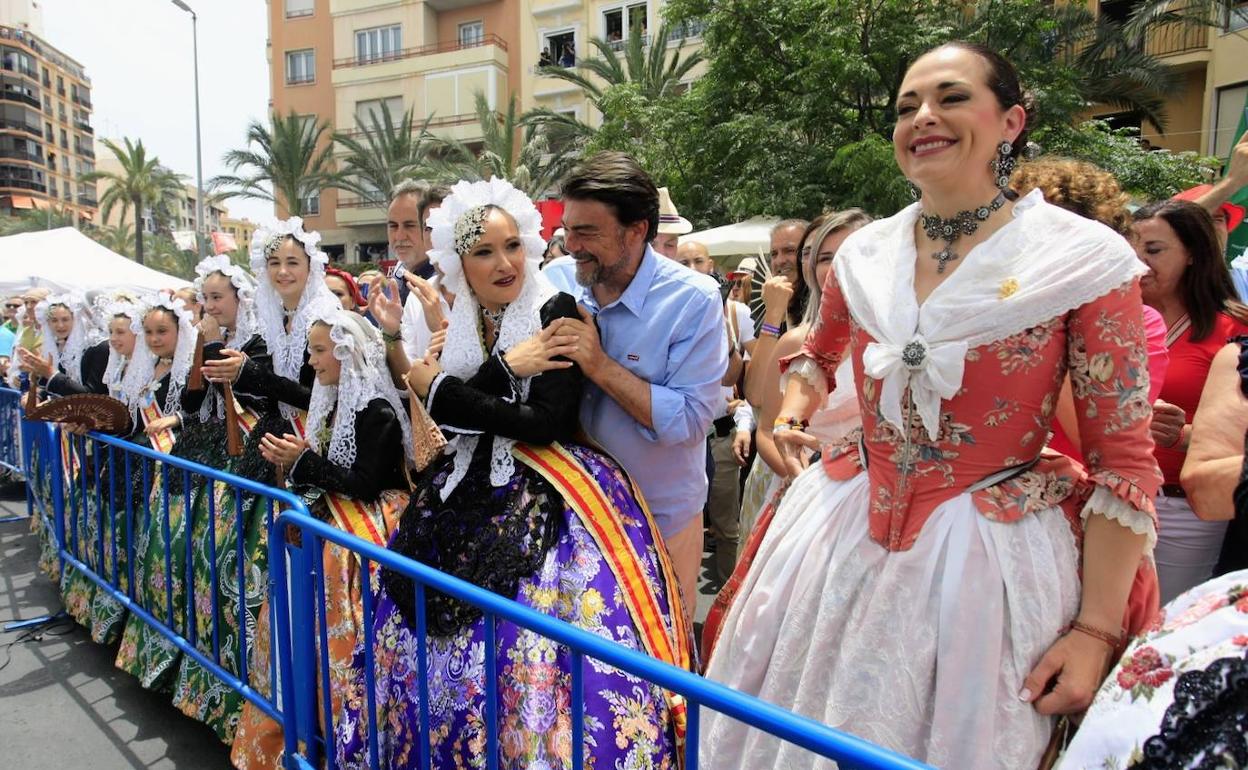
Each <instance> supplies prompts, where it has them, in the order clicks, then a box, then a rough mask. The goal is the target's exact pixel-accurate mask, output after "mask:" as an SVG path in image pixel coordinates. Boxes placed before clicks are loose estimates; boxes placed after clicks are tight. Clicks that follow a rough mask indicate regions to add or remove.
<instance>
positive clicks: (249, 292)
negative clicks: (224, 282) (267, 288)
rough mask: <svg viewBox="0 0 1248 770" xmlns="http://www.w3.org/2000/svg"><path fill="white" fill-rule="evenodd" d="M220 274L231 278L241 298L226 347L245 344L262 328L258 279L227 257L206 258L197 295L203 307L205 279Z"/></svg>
mask: <svg viewBox="0 0 1248 770" xmlns="http://www.w3.org/2000/svg"><path fill="white" fill-rule="evenodd" d="M217 273H220V274H221V275H223V276H225V277H226V278H227V279H229V281H230V285H231V286H233V287H234V292H235V293H236V294H237V295H238V315H237V316H236V317H235V319H234V328H233V329H232V330H231V333H230V334H229V335H228V337H227V338H226V340H225V343H226V346H227V347H235V346H239V345H243V344H244V343H246V342H247V341H248V340H250V339H251V338H252V337H253V336H254V335H255V334H256V329H257V326H258V323H257V320H256V280H255V279H254V278H252V277H251V273H249V272H247V270H246V269H245V268H243V267H242V266H240V265H236V264H234V263H233V262H232V261H230V258H229V257H227V256H226V255H224V254H218V255H217V256H215V257H206V258H204V259H202V260H200V262H199V264H198V265H196V266H195V296H196V298H197V299H198V300H199V301H200V303H201V304H202V303H203V301H204V280H205V279H207V278H208V276H211V275H215V274H217Z"/></svg>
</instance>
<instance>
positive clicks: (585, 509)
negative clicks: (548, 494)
mask: <svg viewBox="0 0 1248 770" xmlns="http://www.w3.org/2000/svg"><path fill="white" fill-rule="evenodd" d="M512 453H513V454H514V455H515V456H516V458H517V459H519V460H520V462H522V463H524V464H525V465H527V466H528V467H530V468H532V469H533V470H534V471H536V472H537V473H538V474H540V475H541V476H542V478H544V479H546V480H547V481H548V482H550V483H551V484H552V485H553V486H554V487H555V489H557V490H558V491H559V493H560V494H562V495H563V497H564V499H565V500H566V501H567V503H568V504H569V505H570V506H571V507H572V510H573V511H575V512H576V514H577V515H578V516H579V517H580V519H581V523H582V524H583V525H584V526H585V528H586V529H587V530H589V532H590V534H591V535H592V536H593V538H594V542H595V543H597V544H598V548H599V549H600V550H601V551H602V555H603V557H604V558H606V560H607V564H608V565H609V566H610V567H611V572H612V574H613V575H615V578H616V580H617V581H618V582H619V584H620V588H621V589H622V593H623V595H624V604H625V606H626V607H627V608H628V614H629V616H630V617H632V619H633V623H634V624H635V625H636V626H637V630H638V632H639V634H640V637H641V642H642V645H643V646H644V647H645V650H646V652H647V653H648V654H649V655H650V656H651V657H654V658H658V659H659V660H661V661H663V662H664V663H670V664H672V665H674V666H677V667H679V668H682V669H684V670H685V671H691V670H692V665H693V656H692V654H691V652H690V649H689V639H690V638H691V637H690V636H689V633H688V625H687V623H688V621H687V618H686V617H685V609H684V604H683V602H682V600H681V596H680V587H679V584H678V583H677V582H676V571H675V569H674V568H673V567H672V564H671V557H670V556H669V555H668V553H667V548H666V546H664V544H663V539H662V538H661V537H660V535H659V532H658V529H657V527H656V526H655V524H654V517H652V516H651V515H650V511H649V509H648V508H646V504H645V500H644V498H642V496H641V492H640V490H638V489H637V488H636V485H634V486H633V491H634V494H635V495H636V497H637V502H638V503H639V504H640V505H641V509H642V512H643V513H645V516H646V521H647V522H648V523H649V525H650V531H651V534H652V535H653V536H654V544H655V550H656V552H657V553H658V556H659V563H660V565H661V567H662V570H663V577H664V582H665V583H666V585H667V606H668V607H669V608H670V610H671V617H672V629H671V636H669V635H668V634H669V632H668V629H667V625H666V624H665V623H664V622H663V612H662V610H661V609H660V607H659V602H658V597H657V596H656V595H655V593H654V591H653V590H652V589H651V585H650V583H649V582H647V580H646V575H645V573H644V571H643V570H642V566H641V559H640V557H639V556H638V554H637V551H636V549H635V548H634V547H633V543H632V541H631V540H629V539H628V535H627V533H626V532H625V531H624V525H623V522H622V521H621V520H620V517H619V515H617V513H616V510H615V508H614V506H612V505H611V501H610V499H609V498H608V497H607V495H606V493H605V492H603V490H602V487H601V486H599V484H598V481H597V480H596V479H595V478H594V477H593V476H592V475H591V474H590V473H589V472H588V471H587V470H585V468H584V466H582V465H581V464H580V462H578V461H577V459H576V457H575V456H573V455H572V453H571V452H569V451H568V450H567V449H566V448H564V447H563V446H562V445H560V444H558V443H555V444H551V445H549V446H534V445H531V444H521V443H517V444H516V445H515V446H514V447H513V449H512ZM665 695H666V697H667V703H668V708H669V710H670V711H671V713H672V723H673V725H674V727H675V732H676V750H677V751H676V756H677V758H678V763H679V765H680V766H682V767H683V765H684V756H685V752H684V744H685V729H686V705H685V699H684V697H683V696H681V695H680V694H679V693H674V692H665Z"/></svg>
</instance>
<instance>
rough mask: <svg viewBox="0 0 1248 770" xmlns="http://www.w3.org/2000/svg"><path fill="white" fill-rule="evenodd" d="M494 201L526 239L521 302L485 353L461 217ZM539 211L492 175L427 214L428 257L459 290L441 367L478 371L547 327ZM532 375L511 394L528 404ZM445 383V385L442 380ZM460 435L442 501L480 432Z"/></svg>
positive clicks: (451, 441) (462, 187) (505, 475)
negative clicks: (459, 234)
mask: <svg viewBox="0 0 1248 770" xmlns="http://www.w3.org/2000/svg"><path fill="white" fill-rule="evenodd" d="M485 205H493V206H497V207H499V208H501V209H503V210H505V211H506V212H507V213H508V214H510V215H511V217H512V218H513V219H514V220H515V221H516V226H517V228H518V230H519V233H520V240H521V242H522V243H523V244H524V249H525V260H524V285H523V286H522V287H521V289H520V294H519V295H518V296H517V297H516V299H515V301H514V302H512V303H511V304H510V305H508V306H507V307H506V309H505V310H504V311H503V320H502V323H501V324H500V328H499V329H498V330H497V333H496V335H495V342H494V349H493V351H490V352H489V353H488V354H487V351H486V350H485V344H484V342H483V341H482V339H481V330H480V329H481V327H480V324H481V306H480V305H479V304H478V302H477V298H476V295H475V294H474V293H473V292H472V290H471V288H470V287H469V285H468V281H467V279H466V278H465V277H464V270H463V264H462V259H461V256H460V254H459V253H457V252H456V251H455V226H456V224H457V223H458V222H459V220H460V218H461V217H463V216H464V215H465V214H467V213H468V212H470V211H472V210H473V209H476V208H478V207H480V206H485ZM541 225H542V218H541V214H540V213H539V212H538V211H537V208H536V207H535V206H534V205H533V202H532V201H530V200H529V198H528V197H527V196H526V195H525V194H524V193H522V192H520V191H519V190H517V189H516V188H515V187H513V186H512V185H511V184H510V183H509V182H507V181H506V180H502V179H492V180H490V181H489V182H459V183H457V184H455V186H453V187H452V188H451V194H450V195H449V196H448V197H447V198H446V200H444V201H443V202H442V205H441V207H439V208H438V209H437V210H435V211H433V212H432V213H431V214H430V215H429V226H430V227H431V228H432V230H433V232H432V233H431V240H432V243H433V249H432V250H430V252H429V258H430V260H431V261H432V262H433V264H434V265H436V266H437V267H438V269H439V270H441V271H442V274H443V280H444V281H445V285H446V287H447V289H449V290H450V291H451V292H452V293H454V294H455V297H456V299H455V304H454V306H453V307H452V308H451V314H450V316H449V321H450V325H449V326H448V327H447V330H446V344H445V346H444V347H443V348H442V356H441V361H440V363H441V366H442V371H444V372H446V373H447V374H450V375H454V376H455V377H459V378H460V379H468V378H469V377H472V375H474V374H476V372H477V370H478V369H480V368H481V365H482V364H484V363H485V360H486V357H487V355H489V354H492V353H494V352H498V353H503V352H506V351H507V350H510V349H511V348H513V347H514V346H516V345H518V344H519V343H521V342H523V341H524V340H526V339H528V338H529V337H532V336H533V335H535V334H537V333H539V332H540V331H541V330H542V321H541V308H542V305H543V304H544V303H545V302H546V300H548V299H550V298H551V297H553V296H554V295H555V294H556V291H557V290H556V289H555V287H554V285H553V284H552V283H550V281H549V280H548V279H547V278H546V277H545V276H544V275H542V274H541V272H540V270H539V269H538V266H539V265H540V264H541V258H542V252H543V250H544V249H545V248H546V242H545V241H543V240H542V237H541V234H540V233H541ZM531 380H532V378H524V379H521V380H519V381H518V382H513V383H512V390H513V392H512V394H511V398H512V399H517V400H519V401H524V400H526V399H527V398H528V396H529V384H530V381H531ZM438 384H440V383H438ZM435 394H436V390H434V389H433V388H431V389H430V392H429V396H428V397H427V399H426V404H427V405H428V407H429V409H430V410H432V409H433V398H434V396H435ZM443 427H445V428H446V429H447V430H448V432H451V433H453V434H454V435H453V436H451V437H449V438H448V441H447V446H446V450H445V451H446V452H447V453H450V454H454V455H455V463H454V467H453V468H452V470H451V474H450V476H449V477H448V478H447V481H446V484H444V485H443V487H442V489H441V490H440V494H441V496H442V499H443V500H446V499H447V498H448V497H450V495H451V492H453V491H454V490H455V487H456V486H458V485H459V482H460V481H462V480H463V478H464V476H465V475H466V474H467V473H468V466H469V464H470V463H471V461H472V455H473V453H474V452H475V450H476V448H477V442H478V439H479V434H478V432H477V431H467V430H461V429H458V428H456V427H455V426H454V425H446V426H443ZM515 443H516V442H515V441H514V440H513V439H509V438H506V437H503V436H499V435H495V436H494V445H493V448H492V453H491V456H490V483H491V484H493V485H494V486H496V487H500V486H502V485H504V484H506V483H507V482H508V481H509V480H510V479H511V476H512V474H513V473H514V472H515V461H514V460H513V459H512V455H511V448H512V446H514V445H515Z"/></svg>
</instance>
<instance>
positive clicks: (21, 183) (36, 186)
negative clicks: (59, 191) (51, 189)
mask: <svg viewBox="0 0 1248 770" xmlns="http://www.w3.org/2000/svg"><path fill="white" fill-rule="evenodd" d="M6 188H12V189H17V190H33V191H34V192H40V193H44V194H45V195H46V194H47V192H48V186H47V185H45V184H42V183H40V182H32V181H30V180H29V179H11V178H9V177H0V190H4V189H6Z"/></svg>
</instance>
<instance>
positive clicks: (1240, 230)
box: [1226, 98, 1248, 260]
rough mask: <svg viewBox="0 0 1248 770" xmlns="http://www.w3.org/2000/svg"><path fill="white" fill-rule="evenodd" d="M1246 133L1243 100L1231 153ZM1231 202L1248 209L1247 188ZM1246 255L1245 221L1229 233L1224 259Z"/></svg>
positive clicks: (1247, 235)
mask: <svg viewBox="0 0 1248 770" xmlns="http://www.w3.org/2000/svg"><path fill="white" fill-rule="evenodd" d="M1246 131H1248V98H1245V99H1244V109H1243V110H1242V111H1241V112H1240V114H1239V127H1238V128H1236V129H1235V138H1234V140H1233V141H1232V142H1231V152H1234V151H1235V145H1237V144H1239V140H1240V138H1241V137H1243V135H1244V132H1246ZM1226 166H1227V168H1228V169H1229V168H1230V166H1231V156H1230V154H1229V153H1228V154H1227V156H1226ZM1231 202H1232V203H1235V204H1237V205H1240V206H1243V207H1244V208H1248V187H1245V188H1242V189H1240V190H1236V191H1235V193H1234V194H1233V195H1231ZM1245 253H1248V221H1245V222H1244V223H1243V224H1241V225H1240V226H1239V227H1237V228H1235V230H1234V231H1233V232H1232V233H1231V236H1230V238H1229V239H1228V240H1227V244H1226V258H1227V259H1228V260H1230V259H1235V258H1236V257H1238V256H1242V255H1243V254H1245Z"/></svg>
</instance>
